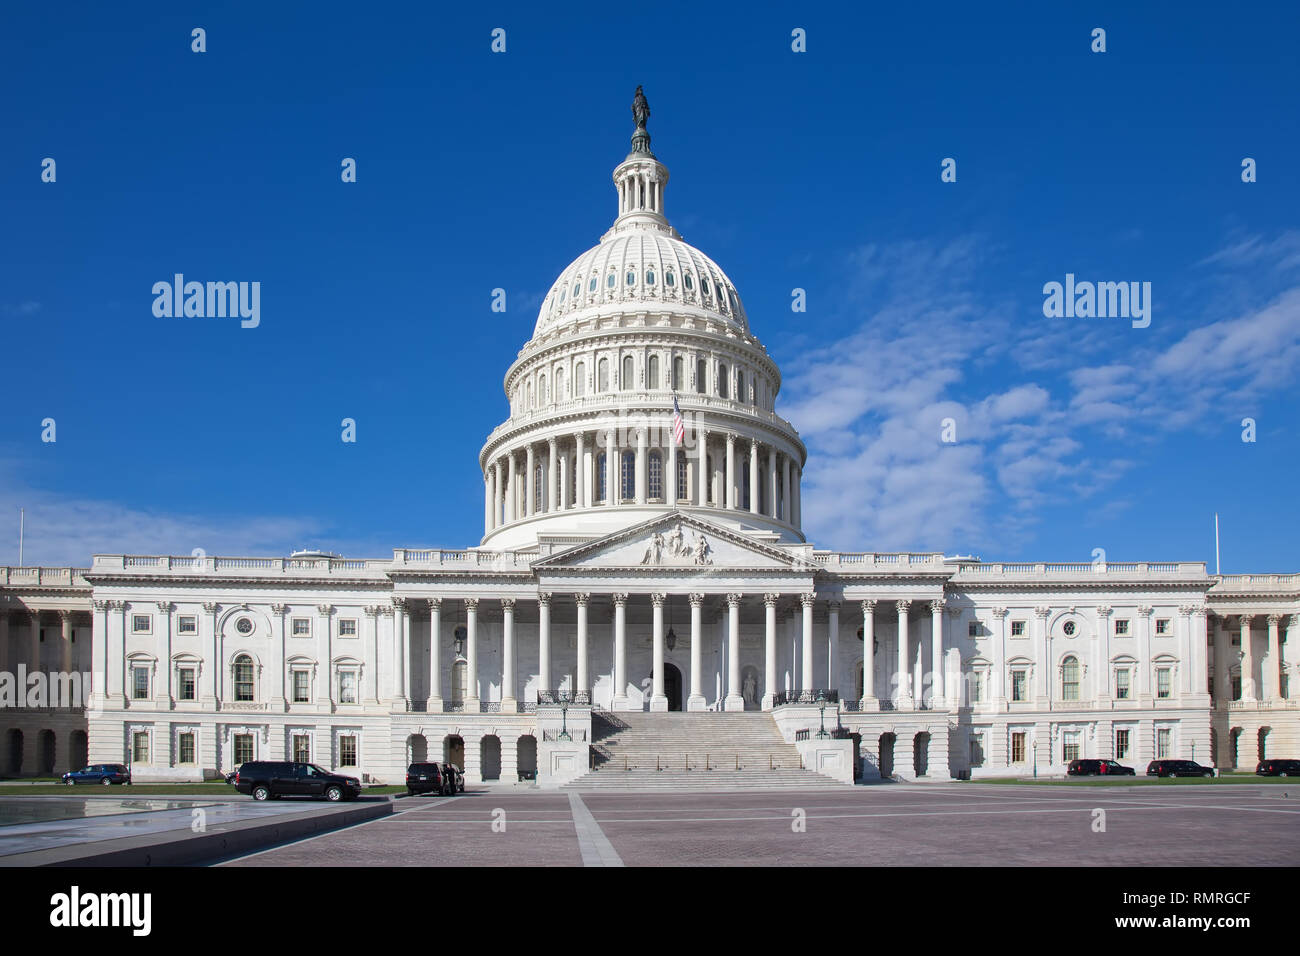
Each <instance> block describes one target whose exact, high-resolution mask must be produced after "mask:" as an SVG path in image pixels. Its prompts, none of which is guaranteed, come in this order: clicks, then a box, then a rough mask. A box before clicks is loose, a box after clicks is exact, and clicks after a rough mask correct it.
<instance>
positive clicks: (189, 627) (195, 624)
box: [176, 614, 199, 634]
mask: <svg viewBox="0 0 1300 956" xmlns="http://www.w3.org/2000/svg"><path fill="white" fill-rule="evenodd" d="M176 633H177V634H197V633H199V619H198V618H197V617H195V616H194V615H193V614H182V615H181V616H180V617H178V618H177V619H176Z"/></svg>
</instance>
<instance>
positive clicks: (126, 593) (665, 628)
mask: <svg viewBox="0 0 1300 956" xmlns="http://www.w3.org/2000/svg"><path fill="white" fill-rule="evenodd" d="M639 137H640V138H639V139H638V137H634V140H633V143H634V148H633V151H632V152H631V153H630V154H629V155H628V157H627V159H625V160H624V162H623V163H621V164H620V165H619V166H618V168H617V169H616V170H615V173H614V179H615V183H616V186H617V188H618V195H619V215H618V218H617V219H616V220H615V223H614V225H613V227H612V228H611V229H610V230H609V232H607V233H606V234H605V236H604V237H603V238H602V240H601V242H600V244H599V245H597V246H596V247H594V248H593V249H592V250H590V251H588V252H587V253H584V254H583V255H581V256H579V257H578V258H577V259H576V260H574V262H573V263H572V264H571V265H570V266H569V267H567V268H566V269H565V270H564V271H563V272H562V273H561V275H560V278H559V279H558V280H557V282H556V284H555V286H554V288H553V289H552V290H551V292H550V293H549V295H548V296H547V298H546V301H545V302H544V303H543V305H542V309H541V313H540V315H539V317H538V321H537V325H536V328H535V332H534V336H533V338H532V339H531V340H530V341H529V342H528V343H527V344H526V345H525V346H524V348H523V349H522V350H521V351H520V353H519V357H518V359H517V360H516V361H515V362H514V363H513V364H512V365H511V367H510V369H509V370H508V372H507V374H506V378H505V390H506V397H507V399H508V401H509V403H510V415H509V418H508V420H507V421H506V422H504V423H503V424H502V425H501V426H500V427H499V428H497V429H496V430H494V431H493V432H492V434H491V435H490V436H489V437H488V439H487V442H486V443H485V445H484V446H483V449H482V451H481V453H480V457H479V461H480V466H481V469H482V473H483V482H484V495H483V504H484V515H483V517H484V536H483V538H482V540H481V542H480V543H479V545H478V546H476V547H471V548H467V549H464V550H455V551H448V550H438V549H426V550H415V549H398V550H396V551H394V553H393V555H392V557H391V558H387V557H385V558H382V559H369V560H351V559H343V558H339V557H336V556H331V555H323V554H300V555H295V556H292V557H290V558H279V557H266V558H221V557H203V558H191V557H170V556H133V555H96V556H94V558H93V561H92V564H91V566H90V567H89V568H87V569H66V568H64V569H49V568H6V569H0V655H3V656H0V671H7V672H13V671H15V670H16V668H17V666H18V665H19V664H23V665H24V666H26V667H28V668H30V667H31V666H32V665H33V664H34V663H39V665H40V667H41V669H42V670H56V671H65V672H66V671H69V670H81V671H88V672H91V673H92V674H93V685H94V686H93V694H92V696H91V699H90V701H89V706H88V707H87V708H86V709H68V708H63V709H59V708H50V707H46V708H43V709H42V708H37V709H32V708H26V707H23V708H16V707H11V706H7V707H5V708H4V709H2V710H0V730H2V731H3V734H4V737H3V739H2V740H0V773H9V774H28V775H31V774H36V773H49V772H58V771H61V770H65V769H67V768H69V767H70V766H73V765H76V764H80V763H84V762H86V761H88V760H89V761H106V762H127V763H130V764H132V768H133V772H134V775H135V779H137V780H146V779H150V778H154V779H186V778H194V779H198V778H203V777H211V776H213V775H215V774H216V773H218V772H224V771H228V770H230V769H233V768H234V767H235V766H236V765H237V763H238V762H239V761H240V760H242V759H254V758H286V757H295V756H302V757H306V758H308V759H310V760H312V761H315V762H318V763H321V764H324V765H328V766H330V767H335V768H340V769H344V770H349V771H352V772H355V773H358V774H361V775H363V776H364V777H365V778H367V779H370V780H375V781H393V782H397V781H400V780H401V779H402V777H403V773H404V770H405V766H406V764H407V762H408V761H409V760H410V759H413V758H414V759H423V758H425V757H426V756H427V757H429V758H431V759H450V760H452V761H453V762H458V763H463V765H464V766H465V769H466V773H467V776H468V778H469V779H470V780H471V781H479V780H482V779H501V780H514V779H517V778H518V777H519V776H520V775H531V774H532V773H534V772H537V773H540V774H541V776H542V777H544V778H549V779H550V780H551V781H557V780H560V779H566V778H568V777H571V776H573V775H575V774H580V773H581V772H583V771H584V770H585V765H584V764H583V762H582V758H581V754H582V752H583V750H584V749H585V746H586V737H587V735H589V734H590V729H591V721H590V709H589V706H588V705H590V706H594V707H597V708H605V709H610V710H614V711H627V710H676V709H681V710H686V711H697V710H718V709H722V710H739V709H749V710H755V711H758V710H763V711H772V712H773V713H774V716H775V718H776V720H777V723H778V725H779V726H780V727H781V729H782V731H783V732H784V733H785V734H786V735H787V737H788V738H789V739H791V740H793V739H795V738H796V736H798V735H799V732H800V731H802V730H808V729H810V721H811V722H812V725H811V729H816V727H815V725H816V723H817V722H820V721H821V720H822V719H823V716H824V715H823V710H822V707H821V705H820V701H822V700H831V701H832V703H831V704H830V706H829V709H828V710H827V711H826V712H825V714H826V716H825V718H824V719H825V720H826V721H827V723H828V725H830V726H835V725H837V724H838V726H840V727H843V728H847V729H848V731H850V732H851V733H852V734H854V735H856V738H857V739H856V745H855V748H856V750H857V752H858V756H859V763H860V769H861V771H862V773H864V774H865V775H866V776H867V777H870V776H872V775H874V774H877V773H879V772H881V771H884V772H886V773H893V774H897V775H899V776H903V777H909V778H910V777H916V776H921V777H925V778H931V779H947V778H950V777H953V776H958V777H961V776H967V775H971V776H990V775H1006V774H1027V773H1032V772H1038V773H1043V774H1054V773H1061V772H1063V770H1064V768H1065V765H1066V763H1067V762H1068V760H1069V759H1070V758H1071V756H1079V757H1114V758H1116V759H1119V760H1121V761H1122V762H1126V763H1128V764H1130V765H1132V766H1136V767H1138V768H1139V772H1140V771H1141V769H1143V768H1144V767H1145V764H1146V762H1147V761H1149V760H1151V759H1155V758H1156V757H1158V756H1170V757H1187V758H1193V759H1196V760H1199V761H1201V762H1209V763H1213V764H1215V765H1216V766H1219V767H1232V766H1240V767H1253V765H1254V763H1255V761H1256V760H1257V758H1258V757H1259V756H1260V755H1262V754H1267V755H1269V756H1297V755H1300V710H1297V708H1296V703H1297V694H1296V693H1295V690H1294V688H1296V687H1297V685H1300V680H1298V679H1297V666H1298V665H1300V648H1297V644H1298V643H1300V623H1298V621H1300V575H1263V576H1259V575H1256V576H1249V575H1245V576H1240V575H1239V576H1223V577H1218V576H1211V575H1207V574H1206V571H1205V567H1204V565H1203V564H1200V563H1195V562H1180V563H1166V564H1154V563H1135V564H1113V563H1112V564H1109V565H1107V564H1033V563H1030V564H989V563H983V562H978V561H974V560H965V559H955V558H945V557H944V556H943V555H942V554H937V553H923V554H915V553H901V554H880V553H838V552H826V551H819V550H816V549H815V547H814V546H813V545H812V544H810V543H808V542H807V541H806V540H805V538H804V535H803V532H802V530H801V529H802V523H801V508H800V485H801V480H800V479H801V474H802V470H803V467H804V464H805V462H806V457H807V452H806V449H805V447H804V445H803V443H802V442H801V441H800V439H799V436H798V434H797V432H796V431H795V429H794V427H793V426H792V425H791V424H790V423H789V422H786V421H785V420H784V419H782V418H780V417H779V416H778V415H777V414H776V413H775V411H774V408H775V400H776V396H777V394H778V392H779V390H780V384H781V377H780V372H779V369H778V368H777V367H776V364H775V363H774V362H773V361H772V359H771V358H770V357H769V356H768V354H767V352H766V350H765V349H764V348H763V346H762V344H761V343H760V342H759V341H758V339H757V338H755V337H754V336H753V334H752V333H751V332H750V327H749V321H748V318H747V316H746V314H745V312H744V308H743V306H742V304H741V302H740V299H739V296H738V294H737V292H736V290H735V288H734V286H733V285H732V283H731V281H730V280H729V279H728V278H727V277H726V275H725V273H723V272H722V270H721V269H720V268H719V267H718V266H717V265H716V264H714V263H713V262H712V260H710V259H709V258H708V257H707V256H705V255H703V253H700V252H699V251H698V250H695V249H694V248H692V247H691V246H689V245H687V244H686V243H685V242H683V241H682V240H681V237H680V236H679V235H678V234H677V233H676V231H675V230H674V229H673V228H672V227H671V226H670V225H669V224H668V221H667V219H666V218H665V217H664V214H663V194H664V186H665V184H666V182H667V178H668V174H667V169H666V168H664V167H663V165H662V164H660V163H659V161H658V160H657V159H655V158H654V156H653V154H651V153H650V152H649V137H648V136H647V135H645V134H644V130H641V131H640V133H639ZM674 401H676V403H677V406H678V407H679V408H680V411H681V418H682V431H683V434H682V438H681V441H680V442H679V441H677V440H676V439H675V436H674V417H673V409H674ZM33 613H35V614H38V615H39V629H34V628H33V625H32V623H31V621H32V619H31V615H32V614H33ZM837 695H838V698H839V699H840V701H841V702H840V703H839V704H836V703H834V702H833V701H834V699H835V697H836V696H837ZM561 696H564V697H565V698H567V700H568V701H570V702H571V704H572V705H571V706H567V707H563V708H562V707H560V706H557V705H555V704H552V703H549V701H551V700H558V699H560V698H561ZM539 701H540V703H539ZM562 731H567V732H568V735H569V736H570V737H571V738H572V740H571V741H566V740H564V739H563V736H564V734H563V733H562ZM823 749H824V748H823ZM809 750H810V753H812V752H813V751H815V750H816V748H815V747H810V748H809ZM817 759H819V760H820V759H822V757H820V756H819V757H818V758H817ZM825 759H827V760H828V761H830V760H834V759H837V758H836V757H835V754H834V753H832V752H831V751H829V750H827V752H826V755H825ZM834 772H835V773H837V774H840V775H843V773H844V769H843V767H842V766H839V767H838V769H836V770H835V771H834Z"/></svg>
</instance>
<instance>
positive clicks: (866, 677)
mask: <svg viewBox="0 0 1300 956" xmlns="http://www.w3.org/2000/svg"><path fill="white" fill-rule="evenodd" d="M861 707H862V709H863V710H879V709H880V701H879V700H877V699H876V602H875V601H863V602H862V704H861Z"/></svg>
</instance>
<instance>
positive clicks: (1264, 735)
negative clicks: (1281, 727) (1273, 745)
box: [1258, 727, 1273, 760]
mask: <svg viewBox="0 0 1300 956" xmlns="http://www.w3.org/2000/svg"><path fill="white" fill-rule="evenodd" d="M1272 730H1273V728H1272V727H1261V728H1259V758H1258V759H1259V760H1267V759H1268V736H1269V733H1270V732H1271V731H1272Z"/></svg>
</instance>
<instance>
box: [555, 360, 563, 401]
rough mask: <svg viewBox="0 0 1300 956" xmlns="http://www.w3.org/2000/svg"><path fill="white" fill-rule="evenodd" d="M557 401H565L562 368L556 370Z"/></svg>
mask: <svg viewBox="0 0 1300 956" xmlns="http://www.w3.org/2000/svg"><path fill="white" fill-rule="evenodd" d="M555 400H556V401H557V402H562V401H564V369H562V368H557V369H556V370H555Z"/></svg>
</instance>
